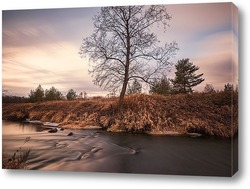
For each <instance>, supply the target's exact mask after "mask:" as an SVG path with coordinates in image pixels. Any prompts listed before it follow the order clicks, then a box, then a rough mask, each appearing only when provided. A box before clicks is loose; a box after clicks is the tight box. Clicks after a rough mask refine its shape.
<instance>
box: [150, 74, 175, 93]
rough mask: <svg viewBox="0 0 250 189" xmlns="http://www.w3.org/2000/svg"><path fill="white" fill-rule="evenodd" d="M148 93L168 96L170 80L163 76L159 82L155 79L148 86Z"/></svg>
mask: <svg viewBox="0 0 250 189" xmlns="http://www.w3.org/2000/svg"><path fill="white" fill-rule="evenodd" d="M150 93H156V94H161V95H165V96H166V95H170V94H171V93H172V86H171V82H170V79H168V78H167V77H166V76H163V77H162V78H161V79H160V80H157V79H155V80H154V81H153V82H152V83H151V86H150Z"/></svg>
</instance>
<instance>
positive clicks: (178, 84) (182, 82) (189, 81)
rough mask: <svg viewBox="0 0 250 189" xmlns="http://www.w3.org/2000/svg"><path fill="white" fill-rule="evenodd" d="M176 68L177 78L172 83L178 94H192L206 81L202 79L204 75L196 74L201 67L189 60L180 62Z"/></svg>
mask: <svg viewBox="0 0 250 189" xmlns="http://www.w3.org/2000/svg"><path fill="white" fill-rule="evenodd" d="M175 68H176V72H175V78H174V79H172V80H171V81H172V83H173V85H174V90H175V91H176V92H177V93H192V92H193V89H192V88H193V87H195V86H197V85H199V84H200V83H201V82H203V81H204V80H205V79H203V78H202V76H203V74H198V75H196V74H195V72H196V71H197V70H199V67H198V66H195V65H193V63H192V62H189V59H188V58H186V59H182V60H179V61H178V63H177V64H176V65H175Z"/></svg>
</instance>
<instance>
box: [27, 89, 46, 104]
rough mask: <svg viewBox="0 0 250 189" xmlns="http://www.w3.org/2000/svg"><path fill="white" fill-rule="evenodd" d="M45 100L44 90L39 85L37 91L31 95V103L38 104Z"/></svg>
mask: <svg viewBox="0 0 250 189" xmlns="http://www.w3.org/2000/svg"><path fill="white" fill-rule="evenodd" d="M43 99H44V90H43V88H42V86H41V85H38V87H37V88H36V89H35V90H31V91H30V94H29V100H30V102H38V101H42V100H43Z"/></svg>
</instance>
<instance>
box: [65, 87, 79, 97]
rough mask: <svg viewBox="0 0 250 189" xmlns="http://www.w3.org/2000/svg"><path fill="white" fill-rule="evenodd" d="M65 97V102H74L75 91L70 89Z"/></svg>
mask: <svg viewBox="0 0 250 189" xmlns="http://www.w3.org/2000/svg"><path fill="white" fill-rule="evenodd" d="M66 97H67V100H75V99H76V97H77V94H76V91H74V90H73V89H70V90H69V91H68V93H67V95H66Z"/></svg>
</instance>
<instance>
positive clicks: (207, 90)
mask: <svg viewBox="0 0 250 189" xmlns="http://www.w3.org/2000/svg"><path fill="white" fill-rule="evenodd" d="M204 93H216V91H215V89H214V87H213V85H212V84H206V86H205V87H204Z"/></svg>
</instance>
